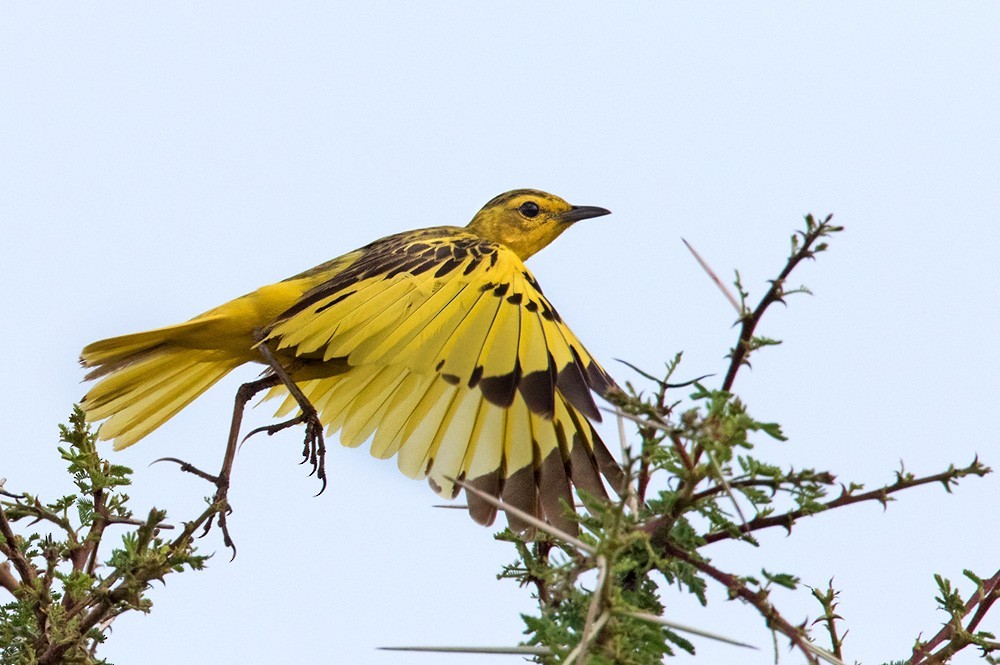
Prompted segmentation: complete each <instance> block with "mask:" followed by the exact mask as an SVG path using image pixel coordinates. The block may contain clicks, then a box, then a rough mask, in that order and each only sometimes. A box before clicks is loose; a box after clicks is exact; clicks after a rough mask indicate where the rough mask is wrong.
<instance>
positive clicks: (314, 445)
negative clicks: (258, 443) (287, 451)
mask: <svg viewBox="0 0 1000 665" xmlns="http://www.w3.org/2000/svg"><path fill="white" fill-rule="evenodd" d="M302 424H304V425H305V426H306V436H305V440H304V441H303V444H302V464H305V463H306V462H309V464H310V465H311V466H312V471H310V472H309V475H310V476H312V475H315V476H316V477H317V478H318V479H319V480H320V482H321V483H322V485H321V486H320V489H319V492H317V493H316V496H319V495H320V494H322V493H323V490H325V489H326V440H325V439H324V437H323V423H321V422H320V420H319V416H318V415H317V414H316V412H315V411H314V410H309V411H303V412H302V413H301V414H299V415H298V416H296V417H295V418H291V419H289V420H286V421H284V422H280V423H275V424H274V425H265V426H263V427H258V428H257V429H255V430H252V431H250V432H249V433H248V434H247V435H246V436H244V437H243V441H242V442H241V445H242V443H244V442H246V440H247V439H249V438H250V437H251V436H253V435H254V434H262V433H263V434H267V435H268V436H272V435H274V434H277V433H278V432H280V431H282V430H286V429H288V428H289V427H294V426H295V425H302Z"/></svg>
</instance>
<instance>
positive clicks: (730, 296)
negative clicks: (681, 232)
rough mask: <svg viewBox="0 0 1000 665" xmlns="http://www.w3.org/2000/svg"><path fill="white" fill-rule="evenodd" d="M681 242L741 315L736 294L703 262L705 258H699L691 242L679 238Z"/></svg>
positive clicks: (741, 311) (741, 309) (738, 314)
mask: <svg viewBox="0 0 1000 665" xmlns="http://www.w3.org/2000/svg"><path fill="white" fill-rule="evenodd" d="M681 242H683V243H684V246H685V247H687V248H688V251H689V252H691V254H692V255H693V256H694V260H695V261H697V262H698V265H700V266H701V269H702V270H704V271H705V272H706V273H708V276H709V278H711V280H712V281H713V282H714V283H715V285H716V286H717V287H719V290H720V291H722V295H724V296H726V300H728V301H729V304H730V305H732V306H733V309H735V310H736V314H737V316H742V315H743V313H744V312H743V308H742V307H741V306H740V303H739V301H738V300H736V296H734V295H733V293H732V291H730V290H729V287H727V286H726V285H725V283H724V282H723V281H722V280H721V279H719V276H718V275H716V274H715V271H714V270H712V268H711V267H710V266H709V265H708V264H707V263H705V260H704V259H703V258H701V256H700V255H699V254H698V252H696V251H695V250H694V247H692V246H691V243H689V242H688V241H687V240H685V239H684V238H681Z"/></svg>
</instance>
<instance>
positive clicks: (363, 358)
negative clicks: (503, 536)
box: [268, 228, 622, 528]
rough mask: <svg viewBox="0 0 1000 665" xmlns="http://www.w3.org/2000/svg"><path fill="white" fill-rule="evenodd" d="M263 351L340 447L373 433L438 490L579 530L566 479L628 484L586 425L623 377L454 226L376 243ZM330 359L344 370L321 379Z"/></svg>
mask: <svg viewBox="0 0 1000 665" xmlns="http://www.w3.org/2000/svg"><path fill="white" fill-rule="evenodd" d="M268 341H269V342H270V343H272V344H274V345H275V346H276V348H277V349H278V350H279V351H281V352H282V353H283V354H285V355H288V354H290V355H294V356H295V357H296V358H298V359H300V360H301V361H302V363H303V369H302V370H300V372H299V373H298V374H293V377H295V378H296V381H297V382H298V383H299V384H300V386H301V387H302V389H303V392H305V394H306V396H307V397H309V399H310V402H311V403H312V404H313V405H314V406H315V407H316V408H317V410H318V411H319V412H320V417H321V419H322V420H323V422H324V423H325V424H327V425H328V427H329V429H331V430H338V429H339V430H341V440H342V441H343V442H344V444H345V445H360V444H361V443H362V442H363V441H365V440H366V439H367V438H369V437H371V436H374V438H373V439H372V441H373V443H372V454H374V455H376V456H379V457H391V456H392V455H398V463H399V466H400V469H401V470H402V471H403V472H404V473H406V474H407V475H409V476H412V477H421V476H424V475H427V476H429V478H430V480H431V484H432V486H434V487H435V489H436V490H437V491H438V492H440V493H442V494H444V495H452V496H453V495H454V494H455V493H457V488H456V487H455V486H454V484H453V483H452V482H451V481H450V480H449V478H463V479H467V480H468V481H469V482H471V483H472V484H474V485H476V486H479V487H480V488H482V489H484V491H487V492H488V493H490V494H493V495H495V496H500V497H502V498H503V500H504V501H505V502H508V503H512V504H514V505H517V506H518V507H521V508H524V509H526V510H527V511H528V512H532V513H536V514H543V515H544V516H546V517H547V518H548V519H549V520H550V521H552V522H554V523H559V524H560V525H563V526H565V527H567V528H569V525H566V524H564V520H562V519H560V516H561V513H562V508H561V505H560V503H559V499H563V500H566V501H571V500H572V495H571V493H570V484H571V483H572V484H576V485H577V486H579V487H583V488H584V489H587V490H588V491H590V492H592V493H596V494H603V493H604V490H603V486H602V485H601V482H600V480H599V478H598V476H597V472H598V470H599V471H600V472H601V473H603V474H604V475H605V476H606V477H607V478H608V479H609V480H610V481H611V482H612V484H613V485H614V487H615V488H616V489H617V488H618V487H620V484H621V482H622V478H621V471H620V469H619V468H618V466H617V464H616V463H615V462H614V460H613V458H612V457H611V455H610V454H609V453H608V452H607V450H606V448H605V447H604V444H603V443H602V442H601V440H600V438H599V437H598V436H597V433H596V432H595V431H594V429H593V427H592V426H591V424H590V422H588V420H587V419H588V418H589V419H592V420H600V412H599V411H598V409H597V406H596V404H595V403H594V399H593V396H592V395H591V391H592V390H593V391H596V392H598V393H604V392H605V391H607V390H608V389H609V388H610V387H611V386H613V385H614V384H613V381H612V379H611V378H610V377H609V376H608V375H607V373H606V372H605V371H604V370H603V369H602V368H601V367H600V365H599V364H598V363H597V362H596V361H595V360H594V359H593V358H592V357H591V356H590V354H589V353H588V352H587V350H586V348H584V346H583V345H582V344H581V343H580V341H579V340H578V339H577V338H576V336H575V335H574V334H573V332H572V331H571V330H570V329H569V328H568V327H567V326H566V324H565V323H564V322H563V321H562V319H561V318H560V316H559V314H558V313H557V312H556V310H555V308H554V307H552V305H551V303H549V302H548V300H547V299H546V298H545V296H544V295H543V294H542V291H541V289H540V288H539V286H538V283H537V282H536V281H535V279H534V277H533V276H532V275H531V273H530V271H529V270H528V269H527V268H526V267H525V265H524V263H523V262H522V261H521V260H520V259H519V258H518V257H517V256H516V255H515V254H514V253H513V252H512V251H511V250H509V249H507V248H505V247H503V246H501V245H498V244H495V243H491V242H488V241H484V240H482V239H481V238H479V237H477V236H474V235H472V234H469V233H466V232H464V231H462V230H460V229H448V228H443V229H428V230H425V231H420V232H414V233H407V234H401V235H399V236H390V237H389V238H386V239H383V240H381V241H378V242H376V243H373V244H372V245H370V246H368V247H366V248H364V250H363V253H362V255H361V256H360V258H358V260H357V261H355V262H354V263H353V264H351V265H350V266H349V267H348V268H346V269H344V270H343V271H341V272H340V273H338V274H336V275H334V276H333V277H331V278H330V279H329V280H328V281H326V282H325V283H322V284H320V285H319V286H317V287H316V288H314V289H313V290H312V291H310V292H308V293H306V294H305V295H304V296H303V297H302V299H301V300H300V301H299V302H298V303H296V304H295V305H294V306H293V307H292V308H290V309H289V310H288V311H287V312H286V313H285V314H284V315H282V316H281V317H279V319H278V320H277V321H276V322H275V323H274V324H273V325H272V326H271V328H270V331H269V334H268ZM327 365H330V366H334V365H335V366H336V367H338V368H344V367H345V366H346V368H347V369H346V371H344V370H343V369H338V371H337V373H334V374H333V375H331V376H319V377H318V378H312V377H314V376H317V375H321V374H322V368H323V367H324V366H327ZM300 377H301V378H303V379H304V380H300ZM283 408H284V409H285V410H290V409H291V408H293V403H292V402H291V401H287V402H286V404H285V405H284V407H283ZM469 498H470V501H469V505H470V512H472V513H473V517H474V518H476V519H477V521H480V522H484V523H489V522H492V520H493V517H494V515H495V511H493V510H492V509H489V508H488V506H485V504H483V502H481V501H476V500H474V499H473V498H472V496H471V495H470V497H469ZM539 509H540V510H539Z"/></svg>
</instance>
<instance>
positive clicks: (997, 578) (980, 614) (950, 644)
mask: <svg viewBox="0 0 1000 665" xmlns="http://www.w3.org/2000/svg"><path fill="white" fill-rule="evenodd" d="M997 600H1000V570H998V571H997V572H996V573H995V574H994V575H993V577H991V578H989V579H988V580H984V581H983V586H982V589H978V588H977V589H976V591H974V592H973V593H972V595H970V596H969V599H968V600H967V601H966V602H965V615H964V616H967V615H968V614H969V613H970V612H972V610H973V609H974V608H975V610H976V612H975V614H973V616H972V619H971V620H970V621H969V623H968V625H967V626H966V627H965V628H964V629H963V630H964V632H965V633H966V634H968V633H972V632H973V631H975V629H976V628H977V627H978V626H979V624H980V622H982V620H983V618H985V616H986V613H987V612H989V611H990V608H991V607H992V606H993V604H994V603H995V602H996V601H997ZM956 621H957V619H953V620H952V621H948V622H947V623H945V625H944V626H943V627H942V628H941V630H939V631H938V633H937V634H936V635H935V636H934V637H932V638H931V639H929V640H927V641H926V642H923V643H919V642H918V643H917V645H916V646H914V647H913V655H912V656H911V657H910V659H909V660H908V661H906V662H907V665H930V664H932V663H944V662H946V661H947V659H948V658H950V657H951V655H952V654H954V653H955V652H957V651H958V650H960V649H962V648H963V647H965V646H967V645H968V644H969V642H968V641H967V640H966V639H959V640H957V641H956V639H955V638H956V637H957V636H958V632H959V631H958V630H957V628H960V624H959V626H956V625H955V622H956ZM938 646H941V649H939V650H938V651H937V653H934V652H933V651H934V649H935V648H937V647H938Z"/></svg>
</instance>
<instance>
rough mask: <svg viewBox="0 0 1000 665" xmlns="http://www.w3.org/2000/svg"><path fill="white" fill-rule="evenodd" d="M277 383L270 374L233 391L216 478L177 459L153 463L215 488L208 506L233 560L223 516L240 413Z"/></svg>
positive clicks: (228, 509) (227, 509)
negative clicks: (176, 467)
mask: <svg viewBox="0 0 1000 665" xmlns="http://www.w3.org/2000/svg"><path fill="white" fill-rule="evenodd" d="M280 383H281V378H280V377H278V376H276V375H274V374H270V375H268V376H265V377H263V378H260V379H257V380H256V381H251V382H249V383H244V384H243V385H242V386H240V388H239V390H237V391H236V400H235V404H234V405H233V420H232V423H231V424H230V426H229V440H228V441H227V443H226V455H225V457H224V458H223V459H222V469H221V470H220V471H219V474H218V475H215V476H213V475H212V474H210V473H206V472H205V471H202V470H201V469H199V468H197V467H195V466H194V465H193V464H190V463H188V462H185V461H183V460H180V459H177V458H176V457H163V458H161V459H158V460H156V461H157V462H176V463H177V464H179V465H180V467H181V471H186V472H188V473H193V474H194V475H196V476H198V477H199V478H204V479H205V480H207V481H208V482H210V483H212V484H213V485H215V488H216V489H215V496H214V497H213V499H212V505H214V506H215V507H216V514H217V515H218V516H219V528H220V529H221V530H222V541H223V543H225V545H226V547H228V548H230V549H232V550H233V556H234V557H235V556H236V547H235V546H234V545H233V539H232V538H231V537H230V535H229V528H228V527H227V525H226V516H227V515H229V513H231V512H232V507H231V506H230V505H229V498H228V494H229V477H230V476H231V475H232V471H233V460H234V459H235V458H236V450H237V449H238V448H239V444H240V427H241V426H242V424H243V411H244V410H245V409H246V405H247V402H249V401H250V400H251V399H253V397H254V395H256V394H257V393H259V392H261V391H262V390H267V389H268V388H273V387H274V386H276V385H279V384H280ZM213 521H214V516H213V517H212V518H209V520H208V522H206V524H205V530H204V531H203V532H202V535H203V536H204V535H205V534H206V533H208V531H209V529H211V528H212V523H213Z"/></svg>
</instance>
